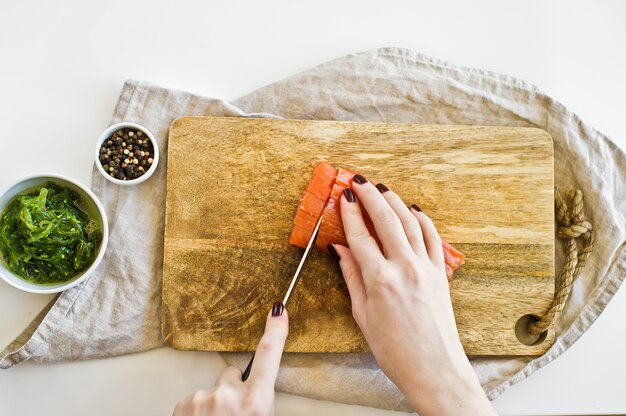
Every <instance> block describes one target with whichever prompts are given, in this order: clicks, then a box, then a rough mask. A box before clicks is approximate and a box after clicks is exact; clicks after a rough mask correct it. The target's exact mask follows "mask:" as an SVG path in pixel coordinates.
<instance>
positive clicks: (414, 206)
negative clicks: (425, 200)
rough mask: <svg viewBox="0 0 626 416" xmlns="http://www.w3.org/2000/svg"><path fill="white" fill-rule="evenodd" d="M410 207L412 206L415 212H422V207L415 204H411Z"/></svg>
mask: <svg viewBox="0 0 626 416" xmlns="http://www.w3.org/2000/svg"><path fill="white" fill-rule="evenodd" d="M411 208H413V209H414V210H415V211H417V212H422V209H421V208H420V207H418V206H417V205H415V204H413V205H411Z"/></svg>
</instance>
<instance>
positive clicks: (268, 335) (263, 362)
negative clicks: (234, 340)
mask: <svg viewBox="0 0 626 416" xmlns="http://www.w3.org/2000/svg"><path fill="white" fill-rule="evenodd" d="M274 315H276V316H274ZM288 333H289V318H288V317H287V310H286V309H285V307H284V306H283V304H282V303H281V302H276V303H275V304H274V307H273V308H272V311H270V313H269V314H268V316H267V321H266V323H265V332H264V333H263V336H262V337H261V340H260V341H259V345H257V347H256V352H255V354H254V362H253V363H252V369H251V370H250V378H248V382H250V383H253V384H256V385H260V386H261V387H264V388H267V389H271V390H274V384H276V377H277V376H278V369H279V368H280V359H281V357H282V355H283V349H284V348H285V340H286V339H287V334H288Z"/></svg>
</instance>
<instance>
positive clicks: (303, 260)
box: [283, 216, 323, 307]
mask: <svg viewBox="0 0 626 416" xmlns="http://www.w3.org/2000/svg"><path fill="white" fill-rule="evenodd" d="M322 218H323V216H320V219H319V220H317V224H316V225H315V228H314V229H313V234H311V238H310V239H309V244H307V246H306V249H304V253H303V254H302V258H301V259H300V264H298V268H297V269H296V272H295V273H294V275H293V277H292V278H291V283H290V284H289V288H288V289H287V293H285V297H284V298H283V306H285V307H286V306H287V302H289V298H290V297H291V293H292V292H293V289H294V288H295V287H296V284H297V283H298V280H300V275H301V274H302V269H303V268H304V263H306V259H307V258H308V257H309V253H310V252H311V249H312V248H313V244H314V243H315V239H316V238H317V233H318V232H319V230H320V225H321V224H322Z"/></svg>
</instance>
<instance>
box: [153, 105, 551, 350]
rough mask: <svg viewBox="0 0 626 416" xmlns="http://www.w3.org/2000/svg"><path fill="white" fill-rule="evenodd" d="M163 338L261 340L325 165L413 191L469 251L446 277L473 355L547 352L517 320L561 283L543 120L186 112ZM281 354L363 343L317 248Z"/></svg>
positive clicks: (336, 276) (240, 345)
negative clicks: (527, 340)
mask: <svg viewBox="0 0 626 416" xmlns="http://www.w3.org/2000/svg"><path fill="white" fill-rule="evenodd" d="M168 146H169V148H168V172H167V206H166V224H165V237H164V238H165V251H164V267H163V320H162V325H163V337H164V339H165V341H166V342H167V343H168V344H169V345H170V346H171V347H173V348H176V349H186V350H189V349H191V350H209V351H252V350H254V349H255V347H256V344H257V342H258V340H259V338H260V336H261V334H262V332H263V327H264V322H265V318H266V316H267V313H268V311H269V310H270V308H271V305H272V304H273V303H274V302H275V301H276V300H280V299H282V297H283V295H284V293H285V291H286V289H287V287H288V285H289V281H290V279H291V277H292V275H293V273H294V271H295V268H296V265H297V263H298V261H299V260H300V256H301V254H302V251H303V250H301V249H299V248H296V247H293V246H290V245H289V244H288V242H287V239H288V236H289V233H290V231H291V228H292V220H293V217H294V215H295V210H296V206H297V204H298V200H299V198H300V196H301V194H302V192H303V191H304V189H305V187H306V185H307V183H308V181H309V180H310V178H311V174H312V169H313V166H314V165H315V163H316V162H318V161H321V160H326V161H328V162H330V163H331V164H333V165H334V166H336V167H345V168H349V169H352V170H354V171H357V172H359V173H361V174H363V175H364V176H366V177H368V178H370V179H372V180H373V181H376V182H382V183H384V184H385V185H387V186H388V187H389V188H390V189H393V190H394V191H395V192H397V193H398V194H399V195H400V196H401V197H402V199H403V200H404V201H405V202H406V203H407V204H411V203H417V204H418V205H419V206H420V207H421V208H422V209H423V210H424V212H426V213H427V214H429V215H430V216H431V218H432V219H433V221H434V222H435V224H436V226H437V228H438V230H439V232H440V234H441V235H442V236H443V237H444V238H445V239H446V240H448V241H449V242H450V243H452V244H454V245H455V246H456V247H458V248H459V249H460V250H462V251H463V252H464V253H465V255H466V256H467V260H466V263H465V265H463V266H462V267H461V269H460V270H458V271H457V272H455V278H454V280H453V281H452V282H451V284H450V292H451V296H452V301H453V306H454V311H455V316H456V319H457V325H458V329H459V334H460V337H461V341H462V343H463V346H464V348H465V351H466V353H467V354H469V355H537V354H542V353H543V352H545V351H546V350H547V349H548V348H549V347H550V345H551V344H552V343H553V340H554V333H553V332H554V331H553V329H552V328H550V330H549V331H548V333H547V336H546V337H545V339H544V340H543V341H542V342H538V343H536V344H535V345H524V344H523V343H521V342H520V341H519V340H518V338H517V337H516V334H515V331H514V328H515V324H516V322H517V321H518V319H519V318H520V317H522V316H524V315H527V314H534V315H541V314H543V313H544V312H545V311H546V310H547V309H548V307H549V306H550V304H551V302H552V299H553V296H554V225H553V217H554V214H553V212H554V210H553V158H552V139H551V138H550V136H549V135H548V134H547V133H546V132H545V131H543V130H539V129H533V128H507V127H474V126H434V125H410V124H384V123H365V122H335V121H303V120H271V119H251V118H213V117H185V118H181V119H178V120H176V121H175V122H174V123H173V124H172V126H171V128H170V133H169V145H168ZM288 311H289V317H290V334H289V338H288V340H287V345H286V351H292V352H350V351H353V352H356V351H366V350H367V344H366V343H365V340H364V339H363V336H362V334H361V332H360V330H359V328H358V327H357V325H356V324H355V322H354V320H353V318H352V315H351V310H350V300H349V296H348V291H347V289H346V286H345V283H344V281H343V278H342V276H341V272H340V269H339V267H338V265H337V264H336V263H335V262H334V260H333V259H331V258H330V256H328V255H326V254H323V253H320V252H317V251H316V252H314V253H312V254H311V257H310V259H309V262H308V263H307V265H306V267H305V269H304V271H303V274H302V278H301V280H300V282H299V284H298V286H297V287H296V289H295V292H294V294H293V297H292V300H291V303H290V304H289V307H288Z"/></svg>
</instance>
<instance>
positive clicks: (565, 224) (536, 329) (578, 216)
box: [528, 189, 594, 335]
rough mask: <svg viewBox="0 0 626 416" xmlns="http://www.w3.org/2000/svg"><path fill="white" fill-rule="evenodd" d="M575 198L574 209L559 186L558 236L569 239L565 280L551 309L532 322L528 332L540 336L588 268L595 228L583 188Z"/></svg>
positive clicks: (557, 209)
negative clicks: (586, 209) (585, 205)
mask: <svg viewBox="0 0 626 416" xmlns="http://www.w3.org/2000/svg"><path fill="white" fill-rule="evenodd" d="M569 196H570V199H571V200H572V208H571V210H570V209H569V208H568V207H567V204H566V203H565V201H564V200H563V198H562V197H561V194H560V193H559V190H558V189H556V192H555V196H554V203H555V208H556V220H557V224H558V225H559V228H558V231H557V236H558V237H559V238H561V239H563V240H565V251H566V257H565V264H564V265H563V269H562V270H561V280H560V282H559V287H558V288H557V291H556V295H555V297H554V301H553V302H552V306H550V309H549V310H548V312H546V313H545V314H544V315H543V316H542V317H541V319H539V320H538V321H536V322H534V323H532V324H531V325H530V326H529V328H528V332H529V333H531V334H532V335H539V334H541V333H542V332H545V331H546V330H547V329H548V328H549V327H550V325H552V323H553V322H554V321H556V319H557V318H558V317H559V315H560V314H561V312H562V311H563V307H564V306H565V302H566V301H567V298H568V297H569V294H570V292H571V291H572V283H573V282H574V280H575V279H576V278H577V277H578V275H579V274H580V272H581V271H582V270H583V268H584V267H585V262H586V261H587V258H589V255H590V254H591V251H592V250H593V243H594V235H593V227H592V225H591V223H590V222H589V221H587V220H586V219H585V213H584V212H583V193H582V192H581V191H580V190H577V191H575V192H572V193H570V195H569ZM577 239H581V240H582V248H581V250H580V251H579V250H578V245H577V244H576V240H577Z"/></svg>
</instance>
